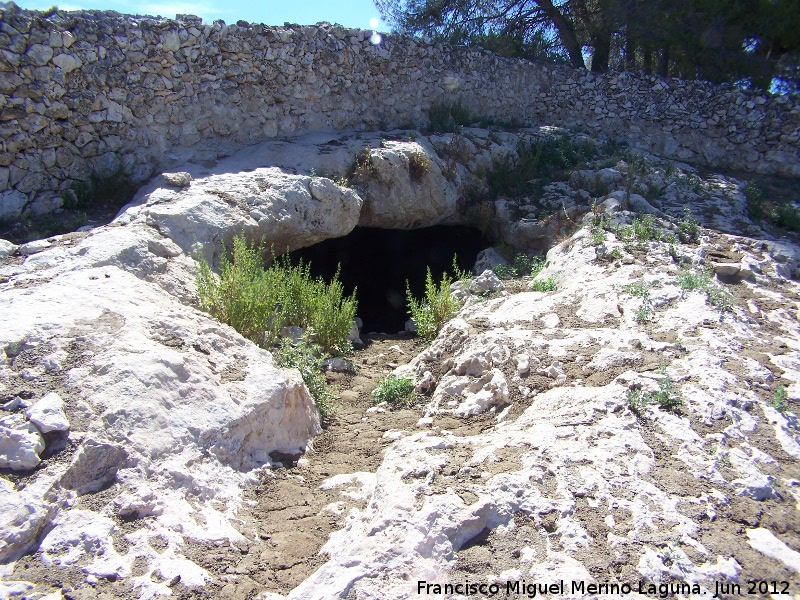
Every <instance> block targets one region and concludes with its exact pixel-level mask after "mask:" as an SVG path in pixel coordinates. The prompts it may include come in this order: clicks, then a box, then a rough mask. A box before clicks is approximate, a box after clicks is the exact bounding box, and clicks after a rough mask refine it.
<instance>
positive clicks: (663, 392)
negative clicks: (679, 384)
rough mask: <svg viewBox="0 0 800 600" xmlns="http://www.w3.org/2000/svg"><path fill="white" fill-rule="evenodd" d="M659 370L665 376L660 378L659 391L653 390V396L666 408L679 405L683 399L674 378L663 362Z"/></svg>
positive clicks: (669, 408)
mask: <svg viewBox="0 0 800 600" xmlns="http://www.w3.org/2000/svg"><path fill="white" fill-rule="evenodd" d="M658 372H659V374H661V375H663V377H661V378H660V379H659V380H658V391H657V392H651V393H652V394H653V398H654V399H655V400H656V402H658V405H659V406H660V407H661V408H663V409H665V410H671V409H673V408H677V407H679V406H680V405H681V404H683V399H682V398H681V396H680V394H679V393H678V392H676V391H675V384H674V383H673V381H672V378H671V377H670V376H669V375H668V374H667V367H666V366H665V365H664V364H662V365H661V366H660V367H659V369H658Z"/></svg>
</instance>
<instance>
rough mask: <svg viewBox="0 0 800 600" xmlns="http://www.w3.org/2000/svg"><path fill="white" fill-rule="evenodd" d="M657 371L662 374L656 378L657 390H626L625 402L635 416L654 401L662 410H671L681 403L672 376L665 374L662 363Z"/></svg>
mask: <svg viewBox="0 0 800 600" xmlns="http://www.w3.org/2000/svg"><path fill="white" fill-rule="evenodd" d="M658 372H659V374H660V375H662V377H661V378H659V380H658V391H657V392H643V391H642V390H628V394H627V398H626V399H627V402H628V408H629V409H630V410H631V412H632V413H634V414H635V415H637V416H641V414H642V412H643V411H644V409H645V408H647V406H648V405H649V404H652V403H654V402H656V403H658V405H659V406H660V407H661V408H663V409H664V410H673V409H676V408H678V407H679V406H681V405H682V404H683V399H682V398H681V396H680V394H679V393H678V392H677V391H676V390H675V383H674V382H673V381H672V378H671V377H670V376H669V375H668V374H667V369H666V367H665V366H664V365H663V364H662V365H661V366H660V367H659V369H658Z"/></svg>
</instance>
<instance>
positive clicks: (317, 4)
mask: <svg viewBox="0 0 800 600" xmlns="http://www.w3.org/2000/svg"><path fill="white" fill-rule="evenodd" d="M15 2H16V3H17V5H19V6H21V7H23V8H30V9H37V10H43V9H45V8H49V7H50V6H53V4H55V5H56V6H58V7H59V8H60V9H62V10H76V9H97V10H116V11H118V12H121V13H129V14H146V15H161V16H162V17H168V18H173V19H174V18H175V15H176V14H178V13H187V14H193V15H197V16H199V17H202V18H203V21H204V22H208V23H211V22H212V21H214V20H216V19H222V20H223V21H225V22H226V23H236V21H239V20H243V21H249V22H251V23H266V24H267V25H283V23H284V22H286V21H288V22H290V23H299V24H301V25H311V24H314V23H317V22H319V21H328V22H330V23H339V24H340V25H344V26H345V27H358V28H361V29H373V27H371V23H370V21H371V20H372V19H377V18H378V17H379V14H378V10H377V9H376V8H375V4H374V3H373V2H372V0H261V2H252V1H248V0H224V1H222V0H197V1H196V2H185V1H182V0H140V1H135V0H64V1H63V2H59V1H58V0H15ZM378 29H379V30H381V31H385V30H387V29H388V27H387V26H386V24H384V23H379V24H378Z"/></svg>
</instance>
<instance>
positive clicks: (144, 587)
mask: <svg viewBox="0 0 800 600" xmlns="http://www.w3.org/2000/svg"><path fill="white" fill-rule="evenodd" d="M262 175H263V177H264V178H263V179H262V178H260V177H261V176H262ZM258 182H261V183H262V184H263V183H266V185H262V186H261V187H259V183H258ZM228 184H230V185H228ZM251 186H252V188H253V189H251ZM214 190H219V191H220V192H221V191H222V190H228V192H229V193H235V194H236V196H235V198H237V201H236V202H232V203H228V202H227V201H226V200H225V198H223V197H221V196H219V195H215V194H214V193H213V191H214ZM141 199H142V201H141V203H139V204H138V205H135V206H131V207H129V208H128V210H127V211H123V213H122V214H121V215H120V216H119V218H118V219H117V221H116V222H115V223H114V224H112V225H110V226H107V227H102V228H98V229H95V230H92V231H91V232H87V233H83V234H77V235H71V236H55V237H53V238H50V239H49V240H48V241H42V242H33V243H31V244H27V245H26V251H25V252H24V254H27V255H28V256H27V258H26V259H25V262H24V263H22V264H19V263H13V264H11V263H9V265H8V266H3V267H2V268H3V270H4V271H3V274H4V277H6V278H7V279H8V281H7V283H5V284H3V285H2V286H0V314H2V315H3V327H2V328H0V349H3V350H5V352H4V353H3V357H4V359H5V360H4V361H3V362H2V363H0V385H2V386H3V387H2V388H0V389H2V390H5V389H13V388H15V387H22V386H23V385H24V386H29V387H28V388H27V389H36V390H40V391H39V392H38V393H40V394H41V396H39V397H36V396H35V397H33V398H31V399H30V400H26V403H27V404H28V405H29V406H27V410H25V412H24V413H23V409H24V408H26V407H25V406H22V405H20V406H12V405H9V409H11V410H14V411H15V412H11V413H0V414H2V415H4V416H2V417H0V430H1V431H0V467H2V468H12V469H16V470H29V469H32V468H33V467H37V466H40V469H39V470H37V471H36V473H35V474H32V475H30V477H29V478H28V479H27V480H26V485H25V486H24V489H15V488H14V486H13V485H11V484H10V482H9V481H7V480H6V479H3V478H0V513H2V517H0V518H2V524H1V525H0V560H3V561H8V560H14V559H16V558H18V557H19V556H20V555H21V554H22V553H24V552H26V551H28V550H30V549H31V547H32V546H34V545H35V544H36V543H37V541H38V540H39V539H40V537H41V533H42V531H43V529H44V527H45V526H46V525H48V524H53V525H55V526H54V528H53V529H52V530H51V531H50V532H49V533H48V534H47V536H46V537H45V538H44V540H43V541H42V542H41V546H40V548H39V549H40V550H41V552H42V557H43V560H46V561H49V563H48V564H50V565H51V566H52V568H54V569H56V568H72V567H73V566H75V565H80V568H81V569H83V570H84V572H85V573H87V574H89V576H90V577H96V578H100V579H102V578H109V577H113V578H123V579H125V578H129V577H131V578H133V577H134V575H133V571H132V565H133V563H134V561H135V560H137V557H144V559H145V560H146V564H147V565H148V567H147V570H146V574H145V575H141V576H139V575H137V577H138V578H137V579H136V581H137V582H136V588H137V589H138V590H140V591H141V593H143V594H144V595H145V596H148V597H149V596H152V595H153V594H156V593H158V594H163V593H165V591H166V592H168V591H169V588H168V587H167V586H166V584H165V583H163V582H161V580H159V579H158V577H156V576H154V575H152V573H153V572H155V571H158V573H160V574H161V575H160V576H166V574H167V573H171V575H170V576H169V577H175V576H177V575H181V577H182V579H181V581H184V582H187V583H186V584H187V585H202V584H203V583H204V581H206V580H207V579H208V576H207V574H205V572H204V571H203V570H202V569H200V568H199V567H198V566H197V565H195V564H193V563H192V562H191V561H189V560H188V559H186V558H185V557H184V556H183V553H182V548H183V546H184V541H183V540H211V541H215V542H219V543H222V542H223V541H231V540H234V541H241V540H242V539H243V536H242V534H241V533H240V532H239V531H237V529H236V526H237V525H236V520H235V515H236V510H237V508H238V506H239V504H240V502H241V500H240V498H241V492H242V488H243V486H246V485H248V484H251V483H253V482H254V481H255V480H257V474H258V470H259V469H261V468H262V467H265V466H267V467H268V466H269V465H271V464H272V462H273V461H272V458H271V457H270V453H272V452H281V453H286V454H297V453H301V452H303V451H304V450H305V448H306V446H307V444H308V443H309V441H310V440H311V439H312V438H313V437H314V436H315V435H316V434H317V433H319V432H320V422H319V415H318V412H317V410H316V407H315V405H314V402H313V400H312V398H311V396H310V395H309V393H308V391H307V389H306V387H305V385H304V384H303V382H302V379H301V378H300V376H299V373H298V372H297V371H295V370H287V369H281V368H278V367H276V366H275V364H274V361H273V359H272V356H271V354H270V353H269V352H267V351H265V350H262V349H260V348H258V347H256V346H254V345H253V344H252V343H250V342H248V341H246V340H244V339H243V338H242V337H241V336H240V335H238V334H237V333H236V332H235V331H234V330H233V329H231V328H230V327H228V326H226V325H222V324H220V323H218V322H217V321H215V320H214V319H212V318H211V317H210V316H209V315H207V314H205V313H202V312H200V311H198V310H196V309H195V308H194V307H193V305H192V302H193V298H194V297H195V290H194V273H195V269H196V262H195V260H194V259H193V258H191V257H190V256H188V255H187V254H186V250H191V247H192V244H193V243H194V241H195V238H196V241H198V242H200V243H201V244H202V243H206V245H207V247H208V248H209V252H210V251H211V250H210V249H211V248H212V247H213V242H215V241H216V240H215V238H214V236H215V235H218V236H219V238H218V239H227V238H229V237H232V236H233V235H235V234H237V233H239V231H240V229H239V227H240V225H242V224H245V225H247V226H248V227H250V228H251V229H250V231H251V232H253V233H255V232H257V231H259V227H264V228H266V229H269V230H270V231H272V232H273V234H274V237H273V238H271V239H272V241H275V242H276V243H278V242H280V241H281V240H288V239H293V240H294V235H295V234H296V233H297V232H299V231H302V230H308V231H310V232H311V233H309V235H310V236H311V237H309V238H308V239H316V238H313V236H314V235H317V236H320V238H319V239H322V238H324V237H326V236H329V235H332V234H336V235H340V234H343V233H346V232H347V231H349V229H351V228H352V227H353V226H355V224H356V223H357V221H358V215H359V210H360V206H361V200H360V198H358V197H357V196H356V194H355V193H354V192H352V190H348V189H345V188H339V187H338V186H336V185H335V184H333V183H332V182H330V181H328V180H319V181H317V180H313V179H312V178H310V177H302V176H294V175H284V174H282V173H281V172H280V171H278V170H274V171H270V172H269V173H267V174H264V173H263V172H261V171H253V172H247V173H245V174H244V175H243V176H242V178H240V179H238V180H237V179H236V177H235V176H234V175H233V174H227V175H219V176H214V175H212V176H209V177H206V178H198V177H195V181H194V182H193V183H192V186H191V187H190V188H188V189H187V190H185V191H184V192H178V191H175V190H174V189H172V190H168V189H158V190H153V191H152V192H151V193H149V195H146V196H142V197H141ZM248 199H249V200H248ZM237 202H238V203H240V204H241V206H240V204H237ZM248 202H249V204H248ZM295 210H297V211H300V212H299V213H297V214H300V215H302V216H303V218H305V217H307V220H302V219H299V218H297V217H296V216H294V214H295V213H294V212H293V211H295ZM258 211H261V213H259V214H261V215H262V216H258V215H257V213H258ZM254 215H256V216H254ZM290 221H291V222H293V223H295V224H294V225H292V224H290V223H289V222H290ZM259 223H260V224H259ZM282 223H283V224H282ZM298 223H299V225H298ZM332 223H333V224H332ZM298 226H299V227H300V229H297V227H298ZM314 232H316V233H314ZM292 243H296V240H295V241H292ZM219 251H220V246H217V252H219ZM20 365H24V368H22V367H20ZM31 386H32V387H31ZM23 389H26V388H23ZM66 431H69V433H68V436H69V440H71V441H74V442H75V444H70V445H69V446H67V447H66V448H64V447H63V446H61V447H54V448H53V456H52V458H45V460H44V461H43V463H42V460H41V458H40V457H42V456H48V455H46V454H43V451H44V450H45V444H44V440H43V438H42V435H41V433H45V434H53V433H55V432H66ZM40 432H41V433H40ZM48 439H50V438H49V437H48ZM101 489H102V490H111V493H112V497H111V498H110V499H109V500H107V501H105V504H104V506H105V509H98V510H105V511H106V512H104V513H103V514H100V512H95V511H94V509H92V510H86V509H85V508H74V504H75V502H76V501H77V499H78V497H80V496H87V495H90V494H94V493H96V492H98V491H99V490H101ZM99 506H103V504H102V503H101V504H100V505H99ZM12 507H13V508H12ZM113 515H118V516H121V517H125V518H131V519H134V521H133V522H135V523H136V524H137V528H136V529H134V531H133V533H130V532H128V537H129V539H130V541H129V544H130V546H129V549H128V551H126V552H123V551H120V552H117V551H116V550H115V549H114V546H113V544H112V542H111V539H110V536H111V535H112V534H114V533H115V532H116V531H117V527H116V525H115V524H114V522H113V520H112V519H111V518H110V517H111V516H113ZM145 517H146V518H147V521H146V522H145V521H144V520H140V519H144V518H145ZM153 536H161V539H167V540H170V541H169V543H170V551H169V557H170V558H169V559H167V558H164V559H163V560H162V559H159V556H160V555H159V554H158V553H157V552H156V551H155V550H152V548H151V547H150V545H149V543H150V542H148V540H149V539H150V538H152V537H153ZM140 562H141V559H140ZM159 569H160V570H159ZM5 591H6V590H5V588H3V593H5Z"/></svg>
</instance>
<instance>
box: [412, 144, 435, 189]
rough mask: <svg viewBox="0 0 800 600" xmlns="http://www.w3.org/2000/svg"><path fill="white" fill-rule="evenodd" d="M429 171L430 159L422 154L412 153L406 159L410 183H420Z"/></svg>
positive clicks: (418, 152)
mask: <svg viewBox="0 0 800 600" xmlns="http://www.w3.org/2000/svg"><path fill="white" fill-rule="evenodd" d="M430 170H431V159H429V158H428V157H427V155H426V154H425V153H424V152H420V151H416V152H412V153H411V154H410V155H409V157H408V174H409V175H410V176H411V181H415V182H420V181H422V179H423V178H424V177H425V175H427V174H428V171H430Z"/></svg>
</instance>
